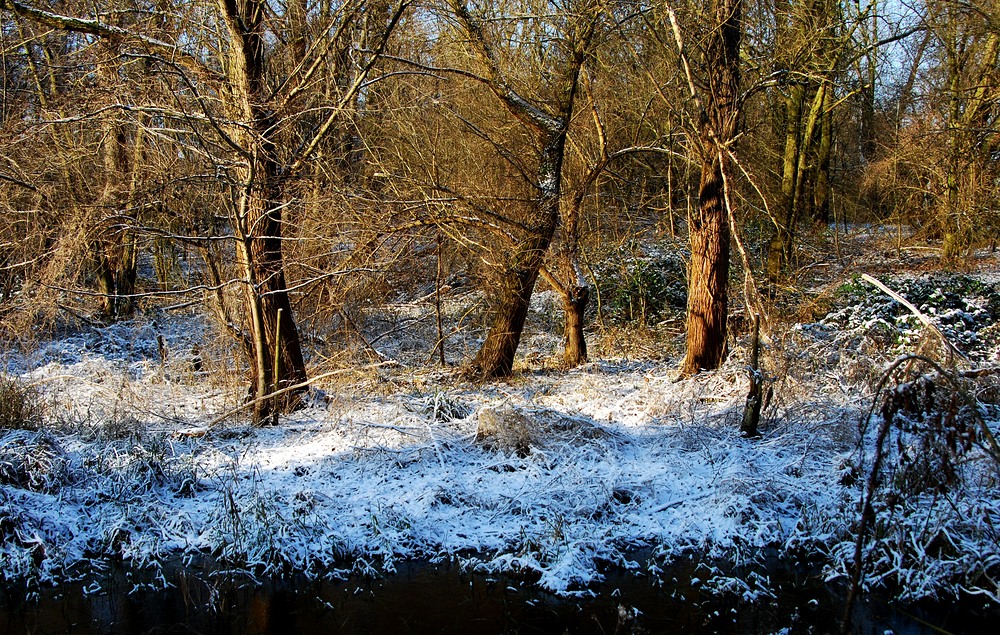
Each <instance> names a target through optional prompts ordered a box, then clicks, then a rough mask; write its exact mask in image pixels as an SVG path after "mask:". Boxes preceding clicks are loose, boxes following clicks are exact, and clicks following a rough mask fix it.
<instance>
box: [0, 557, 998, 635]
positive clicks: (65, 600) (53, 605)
mask: <svg viewBox="0 0 1000 635" xmlns="http://www.w3.org/2000/svg"><path fill="white" fill-rule="evenodd" d="M692 572H693V568H692V567H691V566H686V567H685V566H678V567H676V568H675V569H674V570H671V571H667V572H665V573H664V577H663V579H665V580H670V586H662V585H657V584H654V583H653V582H651V580H650V579H649V578H647V577H637V576H634V575H631V574H628V573H624V572H615V571H613V572H611V573H609V574H608V576H607V581H606V582H605V583H604V584H603V585H602V587H601V588H600V589H598V590H597V591H598V593H599V595H598V596H597V597H594V598H587V599H569V600H567V599H564V598H558V597H555V596H553V595H551V594H548V593H545V592H543V591H540V590H539V589H537V588H536V587H534V586H533V585H531V584H529V583H527V582H524V581H517V580H514V579H508V578H497V577H490V576H485V575H479V574H469V573H465V572H462V571H460V570H459V569H458V568H457V567H456V566H451V565H445V566H434V565H431V564H428V563H420V562H417V563H407V564H403V565H401V566H399V567H398V572H397V573H396V574H395V575H392V576H387V577H384V578H381V579H377V580H372V579H352V580H348V581H340V582H316V581H308V580H305V579H303V578H291V579H283V580H265V581H262V582H263V583H261V584H254V583H251V581H249V580H248V579H247V578H246V577H245V576H240V575H229V574H225V573H224V572H220V570H219V569H218V568H217V567H189V568H181V567H173V568H170V569H168V572H167V574H166V575H167V580H168V581H169V582H170V583H171V584H172V585H174V586H173V588H171V589H168V590H166V591H162V590H157V591H151V590H142V589H139V590H134V589H133V586H134V585H133V582H134V581H135V579H134V578H133V576H136V575H137V574H134V573H133V572H130V571H126V570H113V571H110V572H108V573H106V574H102V575H101V576H100V578H95V579H94V580H91V581H90V582H87V583H74V584H67V585H64V586H60V587H57V588H46V589H41V590H40V591H36V593H37V594H38V595H37V597H34V598H30V599H26V598H25V595H24V590H23V589H18V588H13V587H8V588H5V589H3V590H2V591H0V608H2V615H0V633H81V634H92V633H101V634H104V633H109V634H110V633H114V634H119V633H121V634H130V635H131V634H133V633H150V634H155V633H211V634H220V635H221V634H243V633H246V634H265V633H275V634H280V635H287V634H289V633H474V634H482V635H485V634H487V633H557V634H561V633H567V632H568V633H601V634H610V633H778V632H784V633H789V634H790V633H833V632H836V631H837V628H838V620H839V618H840V615H841V612H842V610H843V598H842V594H841V593H838V591H837V590H836V589H832V588H830V587H828V586H824V585H823V584H821V583H820V582H819V581H818V579H817V578H815V577H811V576H808V575H805V574H800V573H796V572H792V571H785V572H784V573H783V575H782V577H783V578H784V579H782V580H781V581H780V582H777V585H778V588H779V592H778V593H777V596H778V597H777V598H776V599H770V600H760V601H756V602H749V601H743V600H741V599H738V598H735V597H729V598H718V597H714V596H712V595H710V594H708V593H705V592H703V591H700V590H699V589H698V588H697V583H694V584H692V577H693V576H692ZM674 578H677V580H679V581H677V582H675V581H674ZM95 580H99V581H100V583H101V585H102V587H103V590H102V591H101V592H97V593H94V592H92V593H89V594H87V593H85V592H84V588H85V587H87V586H88V585H90V584H93V582H94V581H95ZM773 581H774V578H772V582H773ZM258 582H260V581H258ZM855 613H856V614H855V616H854V623H853V632H854V633H859V634H860V633H866V634H867V633H872V634H877V635H886V634H887V633H897V634H900V635H902V634H924V633H926V634H928V635H929V634H931V633H966V634H972V635H978V634H986V633H989V634H991V635H992V634H994V633H998V632H1000V610H998V608H997V607H995V606H993V607H989V606H986V607H984V606H983V604H982V602H976V601H973V600H972V599H968V598H967V599H965V600H962V601H960V602H947V601H941V602H937V603H934V604H926V605H921V606H910V607H907V608H905V609H904V608H899V607H894V606H892V605H891V604H890V603H888V602H886V601H885V600H880V599H871V598H869V599H866V600H865V602H863V603H862V604H861V605H860V606H859V607H858V610H857V611H856V612H855ZM783 629H784V630H783Z"/></svg>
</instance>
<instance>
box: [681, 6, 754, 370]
mask: <svg viewBox="0 0 1000 635" xmlns="http://www.w3.org/2000/svg"><path fill="white" fill-rule="evenodd" d="M712 10H713V14H714V15H713V17H714V23H715V24H718V25H719V28H717V29H715V30H713V31H712V33H711V35H710V36H709V38H710V39H709V41H708V45H707V46H708V49H707V51H706V55H705V57H706V59H705V63H706V68H707V70H708V73H709V77H708V86H709V91H708V94H707V99H706V100H705V103H704V106H703V108H704V111H703V112H702V113H701V117H700V126H701V131H700V132H701V141H702V148H703V150H702V151H703V153H704V154H703V155H702V170H701V186H700V189H699V192H698V213H697V214H693V215H692V218H691V227H690V240H691V270H690V275H689V286H688V311H687V329H688V334H687V356H686V357H685V359H684V365H683V367H682V369H681V370H682V373H683V374H685V375H692V374H695V373H697V372H699V371H700V370H702V369H707V370H712V369H715V368H718V367H719V366H720V365H721V364H722V362H723V360H724V359H725V356H726V320H727V318H728V313H729V238H730V235H729V210H728V205H727V202H726V191H725V183H726V180H727V179H728V176H724V175H726V174H727V170H728V167H729V163H730V160H729V158H728V155H727V151H731V150H732V148H731V147H730V146H729V145H728V144H730V143H731V142H732V140H733V139H734V138H735V137H736V132H737V127H738V126H737V124H738V120H739V114H740V113H739V111H740V107H739V98H740V67H739V63H740V62H739V51H740V37H741V31H742V13H743V0H714V1H713V3H712Z"/></svg>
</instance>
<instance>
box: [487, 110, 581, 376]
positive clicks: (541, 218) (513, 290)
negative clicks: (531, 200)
mask: <svg viewBox="0 0 1000 635" xmlns="http://www.w3.org/2000/svg"><path fill="white" fill-rule="evenodd" d="M568 121H569V118H568V116H567V118H566V119H565V122H566V123H568ZM543 139H544V141H543V142H542V143H543V147H544V150H543V152H542V156H541V159H540V162H539V167H538V175H539V185H540V189H541V191H540V193H539V197H538V201H537V203H536V211H535V213H534V214H533V217H534V218H535V225H534V227H533V228H532V234H531V235H530V236H528V238H527V239H526V240H525V241H523V242H522V243H521V244H520V245H518V247H517V250H516V252H515V253H514V255H513V257H512V258H511V262H510V265H509V268H508V270H507V272H506V273H505V275H504V276H503V277H502V279H501V283H500V290H499V294H498V302H497V307H496V309H495V312H494V315H493V320H492V323H491V324H490V330H489V333H488V334H487V336H486V341H484V342H483V345H482V347H481V348H480V349H479V352H478V353H476V357H475V359H474V360H473V362H472V366H471V368H470V371H471V374H472V375H473V376H474V377H475V378H477V379H480V380H486V379H496V378H501V377H507V376H509V375H510V374H511V372H512V371H513V367H514V354H515V353H516V352H517V347H518V344H520V342H521V332H522V331H523V330H524V321H525V319H526V318H527V316H528V306H529V305H530V303H531V295H532V293H533V292H534V289H535V281H536V280H537V279H538V271H539V269H540V268H541V266H542V260H543V258H544V257H545V252H546V251H548V248H549V245H550V244H551V242H552V237H553V235H554V234H555V231H556V225H557V224H558V221H559V195H560V186H561V182H562V161H563V154H564V153H563V150H564V147H565V143H566V128H565V127H562V128H561V129H557V130H556V131H554V132H553V133H551V134H549V135H547V138H545V137H544V136H543Z"/></svg>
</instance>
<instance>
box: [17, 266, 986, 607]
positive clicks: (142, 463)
mask: <svg viewBox="0 0 1000 635" xmlns="http://www.w3.org/2000/svg"><path fill="white" fill-rule="evenodd" d="M855 284H856V283H855ZM977 292H978V293H979V295H976V296H970V297H969V298H959V300H961V301H962V302H965V304H963V305H962V307H964V308H961V307H959V308H957V309H955V310H958V311H962V312H964V313H965V314H968V315H969V316H971V319H972V326H970V327H969V328H967V329H965V331H968V332H970V333H972V335H974V336H975V337H967V338H966V339H964V340H961V342H960V343H961V345H962V346H964V347H965V350H966V351H967V352H968V353H969V356H970V357H971V358H973V359H976V360H983V361H984V362H985V361H988V360H994V359H996V350H997V349H996V346H995V344H996V342H995V339H994V338H993V337H992V336H991V335H990V333H991V332H992V330H991V329H992V328H993V324H994V322H995V320H994V317H993V316H992V314H991V313H989V312H990V311H992V309H993V308H994V307H993V305H992V301H991V300H989V299H988V298H992V297H993V296H991V295H990V294H991V293H994V291H993V290H992V287H990V286H988V285H987V286H986V287H983V288H978V289H977ZM904 293H905V291H904ZM960 295H961V294H960ZM941 296H942V297H947V293H945V292H944V291H942V293H941ZM976 298H980V299H976ZM982 298H987V299H986V300H983V299H982ZM915 302H916V300H915ZM930 302H933V299H932V300H930ZM956 302H958V300H956ZM838 303H839V304H838ZM923 304H924V305H927V303H926V302H924V303H923ZM927 306H933V305H927ZM951 310H952V309H948V311H951ZM896 311H897V308H896V307H893V306H892V305H891V303H886V302H885V300H884V297H883V296H880V295H879V294H878V292H877V291H874V290H872V291H869V292H865V291H864V290H862V289H860V288H854V287H848V288H845V289H844V290H843V291H842V292H841V293H840V294H839V295H838V296H837V299H836V300H835V301H834V307H833V309H832V310H831V312H830V315H829V316H828V317H827V318H826V319H823V320H821V321H820V322H817V323H815V324H811V325H803V326H800V327H797V328H787V327H785V326H782V327H780V328H775V332H786V333H787V336H786V337H784V338H782V339H781V340H780V341H779V340H778V339H777V338H776V337H775V338H774V340H773V341H772V342H771V345H770V349H769V350H768V351H767V354H766V355H765V359H766V363H767V368H766V371H767V372H768V373H769V374H771V375H776V376H777V377H776V378H775V381H774V383H773V390H774V395H773V398H772V399H771V400H770V403H769V405H768V407H767V408H766V409H765V412H764V414H765V422H764V425H763V433H764V434H763V437H762V438H761V439H758V440H749V439H745V438H742V437H740V436H739V434H738V427H739V418H740V416H741V408H742V405H743V401H744V398H745V395H746V391H747V386H748V381H747V375H746V372H745V370H744V369H743V364H744V363H745V362H744V360H745V356H746V352H745V351H744V350H743V349H742V348H741V347H739V346H737V347H736V348H735V349H734V351H733V354H732V355H731V357H730V359H729V361H728V362H727V364H726V366H725V367H724V368H723V369H722V370H720V371H717V372H714V373H706V374H703V375H701V376H698V377H695V378H691V379H683V380H680V379H678V377H677V371H676V367H677V361H679V360H668V361H663V360H645V361H643V360H639V361H635V360H631V361H629V360H623V359H603V360H599V361H594V362H592V363H590V364H587V365H585V366H583V367H581V368H578V369H575V370H572V371H551V370H537V369H534V370H533V369H531V368H525V369H524V370H522V372H521V373H520V374H519V375H518V376H517V377H515V378H514V379H513V380H511V381H510V382H507V383H500V384H490V385H484V386H474V385H470V384H465V383H462V382H461V381H460V380H459V379H457V373H451V372H450V371H440V370H430V369H427V368H425V367H424V366H422V365H417V364H410V365H407V364H406V363H403V364H399V365H397V366H381V367H378V368H374V369H373V368H368V369H364V370H359V371H358V372H357V373H356V374H345V375H343V376H341V377H340V378H339V379H338V381H337V383H336V384H328V385H322V386H320V387H318V388H321V389H322V390H320V389H317V390H314V392H313V393H312V394H311V396H310V397H311V398H310V399H309V400H308V405H307V407H306V408H304V409H302V410H300V411H298V412H296V413H294V414H293V415H290V416H288V417H285V418H284V419H283V420H282V423H281V425H280V426H278V427H276V428H251V427H249V426H247V425H245V424H244V423H241V421H240V420H239V418H238V417H234V418H229V419H225V420H224V421H222V422H221V423H214V424H213V425H209V424H210V423H212V422H216V421H217V420H218V419H219V416H220V415H221V414H223V413H225V412H227V411H229V410H231V409H232V408H233V407H234V406H236V405H237V404H238V403H239V399H240V396H241V391H243V390H245V388H244V387H243V386H241V385H240V384H239V383H237V382H234V381H228V383H227V380H225V379H224V377H223V376H224V375H225V373H220V372H219V370H218V369H219V368H221V367H223V366H224V365H225V362H224V361H223V360H220V358H216V359H209V357H210V355H209V350H210V347H209V346H208V344H207V341H208V340H211V338H212V336H211V331H210V329H208V328H207V326H206V325H205V323H204V321H203V320H202V318H200V317H199V316H197V315H187V316H183V315H167V314H160V315H157V316H156V320H155V321H153V320H150V319H140V320H137V321H136V322H132V323H124V324H118V325H114V326H109V327H106V328H101V329H91V330H88V331H85V332H80V333H75V334H72V335H69V336H66V337H64V338H62V339H59V340H53V341H50V342H44V343H42V344H41V345H40V346H38V347H37V348H36V349H35V350H33V351H32V352H31V353H30V354H26V355H21V356H10V358H9V359H8V361H7V365H6V368H7V376H6V377H7V378H8V379H10V380H11V381H15V380H16V381H17V382H20V385H23V386H27V387H30V388H31V390H32V391H34V393H32V394H36V395H37V399H39V400H41V401H42V402H43V403H42V405H43V406H44V412H45V422H44V424H43V425H41V426H38V429H37V430H34V429H5V430H0V533H2V535H3V541H2V543H0V571H2V575H3V576H5V577H6V578H7V579H15V578H16V579H25V580H33V581H37V582H42V583H44V582H53V581H59V580H61V579H65V578H67V577H70V576H73V575H75V574H77V573H79V572H80V571H81V570H82V568H85V567H86V566H87V564H88V563H89V562H92V561H102V560H106V559H108V558H120V559H123V560H126V561H128V562H130V563H133V564H134V565H136V566H148V567H154V568H155V567H158V566H159V563H161V562H163V561H165V560H167V559H171V558H174V557H175V556H178V555H181V556H183V555H193V554H202V553H210V554H213V555H214V556H216V557H218V558H221V559H222V560H224V561H228V562H230V563H232V564H233V565H235V566H240V567H247V568H250V569H253V570H255V571H257V572H259V573H263V574H281V573H287V572H290V571H303V572H306V573H308V574H310V575H315V576H327V575H339V574H342V573H344V572H345V571H351V570H353V571H359V572H366V571H370V570H389V571H391V570H392V569H393V566H394V563H395V562H398V561H399V560H400V559H407V558H417V557H419V558H431V559H434V558H458V559H460V560H462V561H463V562H464V563H466V564H467V565H468V566H473V567H477V568H479V569H481V570H486V571H497V572H500V571H503V572H514V573H519V574H524V575H525V576H526V577H527V578H529V579H531V580H537V583H538V584H540V585H542V586H544V587H545V588H548V589H550V590H553V591H556V592H560V593H577V592H585V591H586V590H587V589H589V588H592V587H593V586H594V585H596V584H598V583H600V581H601V579H602V576H601V573H600V571H601V567H602V566H604V565H605V564H607V563H611V564H614V565H617V566H620V567H624V568H629V569H636V570H644V571H647V572H649V573H651V574H653V575H655V574H656V572H657V571H658V570H659V568H660V567H661V566H662V565H663V564H664V563H665V562H669V561H670V560H672V559H675V558H678V557H681V556H683V555H688V554H691V553H697V554H698V555H699V556H703V557H704V558H706V559H711V560H713V561H718V562H726V563H729V564H731V565H751V566H749V567H747V568H746V569H745V570H748V571H751V573H750V574H747V575H744V576H742V577H737V576H733V575H728V574H723V573H721V572H718V571H717V572H715V573H714V574H712V575H711V576H709V579H708V580H706V581H705V584H706V586H707V587H708V588H714V589H717V590H719V592H730V593H733V592H734V593H738V594H741V595H745V596H748V597H752V596H754V595H756V594H767V593H768V589H767V582H766V579H764V578H762V577H761V576H759V575H757V574H756V573H753V566H752V565H753V564H754V563H755V562H757V561H758V560H759V559H761V558H762V557H763V556H762V554H763V553H764V550H765V549H767V550H769V551H770V552H772V553H773V552H774V551H775V550H777V552H778V553H781V554H785V555H787V556H788V557H790V558H792V557H794V558H795V559H797V560H798V559H801V558H802V557H808V558H809V559H810V560H812V561H813V562H818V563H820V564H823V565H825V567H826V570H827V572H828V575H829V577H830V578H837V577H844V576H846V575H847V574H848V571H849V567H850V563H851V559H852V557H853V549H854V544H855V542H854V540H855V532H856V529H857V519H858V514H859V501H860V499H861V496H862V492H863V486H864V483H865V481H866V470H867V469H868V467H869V466H870V461H871V448H872V444H873V443H874V438H873V434H874V429H875V428H876V427H877V426H874V425H869V426H868V428H867V429H865V430H861V431H859V424H860V422H862V421H863V420H864V418H865V416H866V414H867V412H868V409H869V408H870V406H871V404H872V399H873V392H874V388H875V383H876V382H877V380H878V378H879V375H880V373H881V370H882V369H884V367H885V366H886V364H887V363H888V361H890V360H891V359H892V358H893V357H895V356H896V355H897V354H898V353H899V352H900V351H902V350H904V349H905V347H906V346H908V345H909V343H910V342H911V341H915V340H911V339H908V338H914V337H916V335H915V332H916V329H917V325H916V324H914V323H912V322H911V321H909V320H908V319H905V318H901V317H900V316H899V315H897V314H896ZM977 311H979V312H978V313H977ZM928 313H932V312H930V311H928ZM936 315H938V316H939V317H940V316H945V315H952V314H951V313H947V311H942V312H939V313H937V314H936ZM942 319H944V318H942ZM947 319H948V320H950V319H951V318H950V317H949V318H947ZM958 319H959V321H960V322H962V323H968V320H966V318H965V317H964V316H960V317H959V318H958ZM883 322H884V323H885V325H886V326H883V325H882V324H883ZM950 323H951V322H948V324H950ZM956 323H957V322H956ZM975 325H981V327H980V328H973V326H975ZM965 331H963V333H964V332H965ZM557 340H558V338H555V337H551V336H550V337H548V338H547V339H546V338H544V337H538V338H535V339H533V340H532V341H535V342H549V343H551V342H553V341H557ZM161 341H162V345H161ZM196 345H197V346H196ZM164 350H166V351H168V352H167V355H166V357H165V358H164V356H163V354H162V351H164ZM201 356H204V357H205V359H200V357H201ZM196 358H197V359H196ZM981 397H982V400H983V402H984V403H983V405H982V411H983V413H985V414H986V416H987V418H988V424H989V425H990V426H992V427H993V428H994V429H996V418H995V416H994V417H993V418H989V417H990V416H991V413H992V414H993V415H995V414H996V413H995V408H994V407H993V406H991V405H989V404H988V403H985V402H988V401H989V399H988V398H987V397H988V395H987V393H986V392H983V393H981ZM497 408H505V409H512V410H514V411H516V412H518V413H521V415H523V416H524V417H526V418H527V419H529V420H539V421H542V420H544V421H548V422H557V423H558V422H566V423H567V425H564V426H559V425H551V426H549V427H548V428H547V429H548V430H550V431H552V432H551V434H549V435H548V436H547V437H544V438H540V439H539V438H536V439H534V440H533V443H532V445H531V447H530V450H529V451H528V452H527V453H526V454H525V455H524V456H520V455H519V454H518V453H516V452H505V451H503V450H495V449H487V448H486V447H484V445H483V444H480V443H477V441H476V428H477V422H478V420H479V416H480V413H482V412H484V411H485V410H487V409H490V410H494V409H497ZM574 422H576V423H580V422H583V423H585V424H586V425H587V426H588V428H587V429H590V430H599V431H600V432H601V434H579V433H578V431H579V430H580V428H579V427H578V426H575V425H569V424H571V423H574ZM916 438H917V437H912V439H916ZM862 439H863V440H864V441H863V442H859V440H862ZM894 439H897V440H899V439H902V440H903V441H906V440H907V439H910V438H909V437H905V436H904V435H902V433H901V434H899V435H897V437H894ZM912 439H910V440H912ZM899 456H903V454H900V455H899ZM962 460H963V463H962V466H963V468H962V469H963V470H964V472H963V477H962V479H961V482H960V483H959V486H958V487H956V488H955V489H952V490H947V491H945V490H939V489H933V488H932V489H925V490H923V491H917V490H913V491H911V493H910V494H909V495H908V496H907V497H905V498H904V497H900V496H893V495H891V494H892V492H893V486H892V481H891V479H888V478H887V479H886V485H885V486H883V487H882V488H881V489H880V490H879V492H880V494H879V498H878V500H877V501H876V509H877V512H878V518H877V520H876V522H875V524H874V530H873V536H872V539H870V540H868V541H867V542H866V544H865V550H866V554H867V556H866V563H867V565H866V576H865V583H866V585H868V586H872V585H879V584H882V585H886V586H889V587H890V588H894V589H899V590H900V592H901V593H902V594H903V595H904V596H907V597H922V596H928V595H934V594H937V593H941V592H954V591H957V590H959V589H965V590H970V591H972V592H975V593H986V594H990V595H991V596H994V597H995V596H996V594H997V587H996V585H995V584H994V583H993V582H991V576H994V575H995V574H997V573H998V572H1000V540H998V536H997V533H996V530H995V527H997V526H1000V502H998V496H997V494H996V491H997V488H996V479H997V477H998V476H1000V472H998V469H997V465H996V462H995V461H993V460H992V459H990V458H989V457H987V455H986V454H985V453H984V452H983V451H981V450H979V449H978V446H977V447H976V448H973V449H971V450H970V451H969V452H968V453H966V454H963V456H962ZM640 548H642V549H643V550H644V552H645V553H650V552H651V553H653V554H655V557H654V558H653V559H652V560H649V561H646V562H635V561H633V557H634V554H635V553H637V552H638V551H639V549H640ZM650 550H651V551H650Z"/></svg>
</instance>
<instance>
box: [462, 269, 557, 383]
mask: <svg viewBox="0 0 1000 635" xmlns="http://www.w3.org/2000/svg"><path fill="white" fill-rule="evenodd" d="M532 260H537V261H538V262H537V264H535V265H534V266H532V265H531V264H528V265H527V266H524V267H522V268H519V269H518V270H516V271H512V272H511V273H510V274H509V275H508V276H507V277H506V278H505V280H504V282H503V284H504V287H505V288H504V290H503V291H502V293H501V300H500V304H499V306H498V307H497V310H496V313H495V314H494V317H493V322H492V324H491V325H490V332H489V334H488V335H487V336H486V341H485V342H483V345H482V347H480V349H479V352H478V353H477V354H476V358H475V359H474V360H473V362H472V368H471V374H472V375H473V376H474V377H475V378H476V379H479V380H483V381H485V380H487V379H497V378H502V377H508V376H510V374H511V372H512V371H513V367H514V354H515V353H516V352H517V346H518V344H519V343H520V342H521V331H523V330H524V321H525V319H526V318H527V317H528V305H529V303H530V302H531V294H532V292H533V291H534V288H535V280H536V279H537V278H538V267H539V266H540V265H541V256H536V257H534V258H532Z"/></svg>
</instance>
